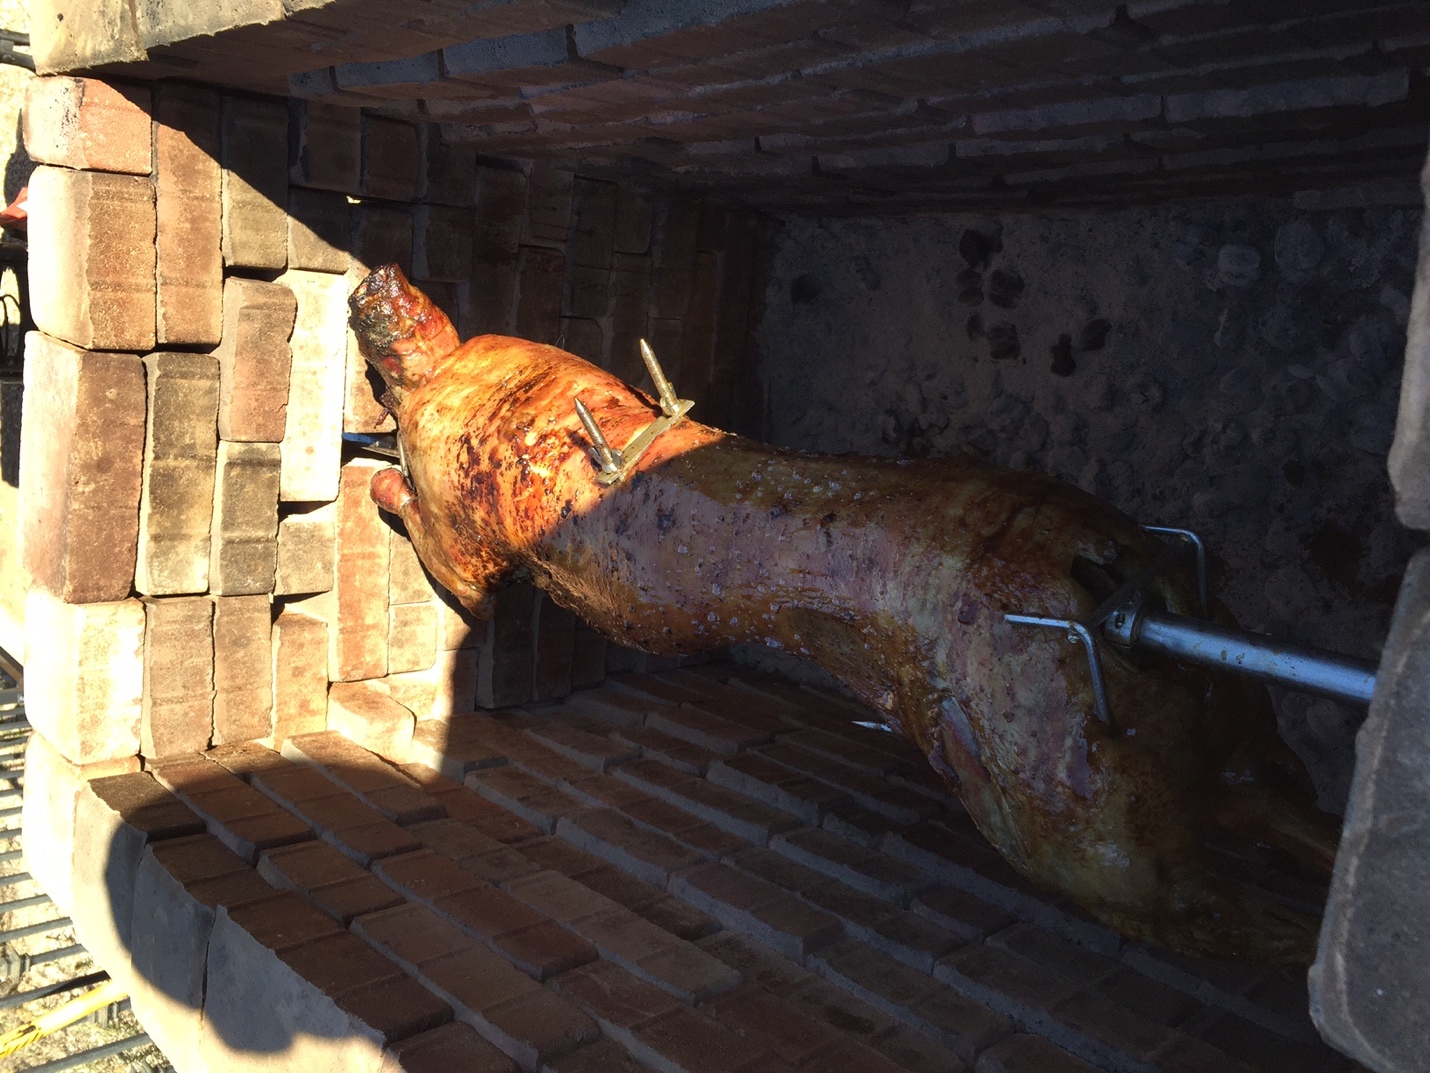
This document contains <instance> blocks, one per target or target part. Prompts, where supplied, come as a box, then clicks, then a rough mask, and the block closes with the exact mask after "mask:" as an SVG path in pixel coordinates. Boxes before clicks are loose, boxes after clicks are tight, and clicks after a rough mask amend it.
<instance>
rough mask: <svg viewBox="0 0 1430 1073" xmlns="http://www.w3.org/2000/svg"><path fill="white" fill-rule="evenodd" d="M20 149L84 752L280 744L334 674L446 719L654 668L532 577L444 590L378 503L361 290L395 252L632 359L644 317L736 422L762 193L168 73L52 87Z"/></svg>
mask: <svg viewBox="0 0 1430 1073" xmlns="http://www.w3.org/2000/svg"><path fill="white" fill-rule="evenodd" d="M25 142H26V147H27V150H28V151H29V153H30V155H31V156H32V157H33V158H34V159H35V160H36V161H37V162H38V165H39V166H38V168H37V169H36V172H35V174H34V176H33V178H32V180H31V201H30V262H31V263H30V268H31V288H32V295H33V298H32V301H33V311H34V320H35V324H36V326H37V327H38V329H39V330H38V331H36V332H34V333H31V335H30V336H29V338H28V340H27V353H26V363H25V370H26V371H25V377H26V381H25V393H24V419H23V422H22V439H23V444H22V452H21V453H22V459H23V461H22V470H23V472H22V474H21V494H22V498H23V500H24V507H23V517H24V518H25V522H24V533H23V544H24V561H25V565H26V568H27V569H28V571H29V572H30V575H31V576H32V578H33V589H32V590H31V592H30V595H29V598H28V612H29V614H28V618H29V629H28V638H29V649H30V651H29V654H28V670H29V674H28V676H27V677H28V679H29V681H28V684H29V686H30V697H31V707H30V711H31V718H32V720H33V721H34V723H35V725H36V726H37V728H39V729H40V731H41V732H42V733H43V734H44V735H45V736H46V738H48V739H49V741H50V742H51V743H52V744H54V745H56V746H57V747H58V748H59V749H60V751H61V752H62V753H63V754H64V755H65V756H66V758H67V759H68V760H69V761H71V762H73V763H78V764H90V763H100V762H108V761H113V760H117V759H120V758H122V757H125V756H134V755H136V754H141V755H143V756H144V757H145V758H146V759H149V760H153V759H155V758H159V757H164V756H168V755H173V754H179V753H189V752H193V751H196V750H203V749H205V748H207V747H209V746H210V745H211V744H213V745H218V744H226V743H232V742H239V741H246V740H253V739H263V740H268V741H272V742H273V743H275V744H281V743H282V741H283V740H284V739H286V738H287V737H290V736H293V735H297V734H303V733H310V732H314V731H319V730H322V729H323V728H324V727H325V726H326V725H327V720H328V717H329V711H330V709H333V708H334V706H335V705H336V703H337V702H336V701H330V700H329V697H328V686H329V683H330V682H334V683H337V682H341V683H360V682H366V683H372V685H371V686H369V687H367V692H368V693H371V694H375V695H380V696H382V697H387V698H390V700H391V702H392V703H395V704H398V705H401V706H403V707H404V708H405V709H406V710H407V711H408V712H409V713H412V714H411V715H410V716H409V718H418V719H425V718H429V717H433V716H445V715H447V714H450V713H451V712H453V711H466V710H469V709H471V708H472V707H473V706H477V705H480V706H486V707H498V706H505V705H511V704H519V703H524V702H527V701H531V700H533V699H536V700H550V699H555V698H559V697H561V696H564V695H565V694H566V693H568V692H569V691H570V690H571V689H572V688H573V687H578V686H582V685H590V684H593V683H595V682H598V681H600V680H601V678H603V677H604V675H605V673H606V668H607V665H608V664H610V665H611V666H614V667H617V668H625V669H629V668H631V667H635V666H640V667H642V668H645V667H647V666H653V664H652V663H648V662H647V661H646V660H645V657H643V656H640V655H639V654H636V653H630V652H624V651H618V650H615V649H613V648H612V649H609V650H608V646H607V645H606V643H605V641H604V639H603V638H601V637H600V636H599V635H597V634H596V633H595V632H594V631H592V630H591V629H589V628H587V627H586V626H585V625H584V624H582V623H580V622H579V621H577V619H576V618H575V617H574V616H573V615H571V614H570V613H569V612H567V611H565V610H564V609H562V608H559V607H557V606H555V605H554V604H552V603H551V602H550V601H549V600H546V599H545V598H544V597H542V596H541V594H539V593H537V592H536V591H535V590H533V589H530V588H521V587H515V588H512V589H510V590H508V591H507V592H505V593H503V594H502V597H501V599H500V600H499V609H498V611H497V614H496V617H495V618H494V619H493V620H492V621H491V622H490V623H478V622H475V621H473V620H471V619H470V618H469V617H467V616H466V615H465V614H464V613H463V612H461V611H460V610H459V609H458V608H456V606H455V605H454V604H453V603H452V602H450V600H449V599H448V598H447V597H446V594H445V593H441V592H438V591H437V590H436V589H434V587H433V586H432V584H431V583H430V581H429V579H428V578H427V575H426V574H425V572H424V571H423V570H422V568H421V566H420V564H419V563H418V562H417V561H416V557H415V555H414V554H413V552H412V549H411V546H410V545H409V544H408V542H407V540H406V539H405V536H404V534H403V533H402V532H401V531H400V529H395V528H394V523H393V521H392V520H390V519H385V518H383V517H382V516H380V515H379V513H378V511H377V510H376V508H375V507H374V506H373V504H372V503H371V501H370V499H369V498H368V493H367V488H368V482H369V480H370V478H371V476H372V474H373V472H374V471H375V470H377V469H378V468H380V467H381V466H383V465H385V464H387V463H386V462H381V461H378V460H376V459H375V458H372V457H367V456H364V455H363V454H362V453H361V450H360V448H359V446H358V445H357V444H355V443H353V442H345V440H344V436H345V434H375V433H376V434H380V433H384V432H388V431H390V430H391V429H392V427H393V426H392V420H391V418H390V417H389V416H387V415H386V414H385V413H384V412H383V410H382V408H381V406H380V404H379V403H378V402H377V399H376V395H375V392H374V386H373V381H372V379H371V378H370V377H369V376H368V375H367V370H366V367H365V365H364V363H363V362H362V360H361V357H360V355H359V354H358V353H357V348H356V345H355V342H354V339H353V337H352V335H351V333H350V332H349V331H348V330H347V327H346V318H347V307H346V296H347V294H348V293H349V292H350V291H351V289H352V288H353V286H354V285H355V284H356V282H357V281H358V280H359V279H360V278H361V277H362V275H363V274H364V273H366V272H367V271H368V270H369V269H370V268H371V267H373V266H375V265H377V264H380V263H383V262H386V261H390V260H396V261H398V262H400V263H401V264H402V265H403V267H404V268H405V269H406V270H407V271H408V272H409V274H411V275H412V277H413V278H414V279H415V280H416V282H417V283H418V284H419V285H420V286H422V287H424V288H425V289H427V290H428V291H429V293H431V294H432V296H433V297H434V299H435V300H436V301H437V302H438V304H439V305H441V306H442V307H443V308H444V309H445V310H446V312H447V313H448V315H449V316H451V317H452V319H453V320H454V321H455V322H456V323H457V324H458V325H459V327H460V330H461V334H462V335H463V336H464V337H465V336H471V335H474V334H479V333H484V332H499V333H506V332H511V333H518V334H521V335H523V336H525V337H528V338H532V339H538V340H541V341H545V342H551V343H558V344H561V345H564V346H566V347H567V348H568V349H571V350H573V351H574V352H576V353H578V354H581V355H582V356H584V357H586V358H588V359H590V360H591V361H593V362H596V363H597V364H600V365H601V366H603V367H606V368H611V369H615V370H616V371H618V372H620V373H621V374H622V375H624V376H627V377H628V378H632V379H634V378H635V377H636V375H637V372H638V371H641V370H642V366H641V365H640V363H639V360H638V352H637V341H638V340H639V339H640V338H642V337H648V338H650V339H651V340H652V341H653V343H654V345H655V346H656V347H657V349H658V351H659V353H660V354H661V357H662V360H663V362H664V364H665V367H666V368H667V370H668V371H669V372H670V373H671V375H672V377H673V378H674V380H675V383H676V384H677V385H678V386H679V388H680V390H681V391H682V392H683V393H684V395H685V396H686V397H689V398H693V399H695V400H696V404H697V413H698V414H699V415H700V416H701V417H702V418H703V419H705V420H706V421H709V422H711V423H714V424H717V425H728V424H730V423H731V421H732V418H733V416H734V415H735V414H736V413H737V412H738V411H740V410H741V409H742V407H743V406H744V397H745V395H744V393H746V392H747V391H748V378H747V376H746V371H747V363H745V361H744V355H745V339H746V335H747V325H748V321H749V305H750V294H751V289H750V277H751V275H752V265H753V262H754V244H755V238H756V222H755V220H754V218H753V217H752V216H751V215H750V214H749V213H748V212H742V211H739V210H738V209H736V208H735V207H733V206H731V205H729V204H727V203H725V202H724V201H721V200H719V199H716V198H713V197H706V198H701V197H698V196H690V195H686V194H677V193H670V192H666V191H662V190H657V189H652V188H648V187H645V186H643V185H641V184H638V183H632V182H616V181H611V180H606V179H596V178H591V177H588V176H585V175H582V174H579V173H575V172H573V171H571V170H565V169H563V168H561V167H559V166H556V165H554V164H549V163H543V164H538V165H532V166H529V167H528V168H526V169H522V168H518V167H517V166H515V165H500V164H492V163H488V162H479V161H478V159H477V156H476V153H475V150H474V149H473V148H472V147H470V146H452V145H447V144H445V143H443V142H442V140H441V138H440V135H439V133H438V131H437V129H436V128H435V127H430V126H428V127H419V126H416V125H412V124H409V123H406V122H403V121H401V120H398V119H393V118H389V117H383V116H376V115H369V114H366V113H363V112H359V111H356V110H353V109H351V108H337V107H331V106H328V105H323V104H318V103H313V102H301V101H296V102H290V101H285V100H279V99H273V98H263V97H254V96H237V95H233V96H227V95H223V94H221V93H219V92H216V91H213V90H209V89H203V88H198V87H193V86H178V85H174V84H171V83H159V84H157V85H148V84H139V83H132V84H131V83H120V82H114V83H108V82H105V81H101V80H97V79H87V78H71V77H53V78H43V79H37V80H35V81H34V82H33V83H32V85H31V89H30V94H29V98H28V101H27V108H26V112H25ZM745 409H747V410H748V411H749V412H751V413H754V412H757V408H756V407H745ZM335 695H336V694H335Z"/></svg>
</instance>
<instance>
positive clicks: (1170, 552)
mask: <svg viewBox="0 0 1430 1073" xmlns="http://www.w3.org/2000/svg"><path fill="white" fill-rule="evenodd" d="M1140 528H1141V529H1142V531H1143V532H1145V533H1156V534H1158V535H1159V536H1175V537H1178V538H1180V540H1181V543H1179V544H1175V545H1172V546H1170V547H1168V548H1166V549H1165V550H1164V551H1163V552H1162V553H1161V554H1160V555H1158V556H1157V558H1155V559H1153V560H1152V562H1150V563H1148V564H1147V565H1146V566H1145V567H1143V568H1142V569H1141V570H1139V571H1137V573H1135V574H1133V575H1132V576H1131V577H1130V578H1128V579H1127V580H1126V581H1124V582H1123V583H1122V584H1121V585H1119V586H1118V587H1117V588H1116V590H1114V591H1113V593H1112V595H1111V596H1109V597H1108V598H1107V599H1106V600H1104V601H1102V603H1100V604H1098V606H1097V608H1096V610H1094V611H1093V612H1092V614H1091V615H1088V616H1087V617H1086V618H1084V619H1083V620H1082V621H1081V622H1078V621H1076V620H1074V619H1068V618H1047V617H1045V616H1042V615H1009V614H1005V615H1004V616H1003V621H1004V622H1008V623H1012V624H1013V625H1015V626H1044V627H1047V628H1049V629H1058V630H1066V631H1067V635H1068V640H1069V641H1070V642H1072V643H1073V644H1081V645H1082V646H1083V649H1084V650H1085V651H1086V652H1087V664H1088V669H1089V670H1090V671H1091V672H1092V695H1093V708H1094V711H1095V712H1096V713H1097V717H1098V719H1100V720H1102V722H1104V723H1106V724H1107V725H1108V726H1111V725H1112V707H1111V705H1110V703H1109V702H1108V699H1107V680H1106V679H1105V678H1104V677H1103V673H1102V657H1101V655H1099V654H1098V651H1097V643H1096V641H1095V640H1094V638H1093V631H1095V630H1098V629H1101V630H1103V631H1104V633H1105V634H1106V635H1107V637H1108V639H1109V640H1111V641H1115V642H1117V643H1119V644H1123V645H1126V646H1128V647H1130V646H1131V644H1132V640H1133V638H1132V636H1131V631H1132V628H1133V626H1134V624H1135V623H1136V621H1137V617H1138V613H1139V611H1140V610H1141V607H1142V604H1143V601H1144V600H1145V599H1146V596H1147V587H1148V586H1149V585H1150V584H1151V583H1152V582H1153V581H1154V580H1155V579H1156V578H1158V577H1160V576H1161V575H1162V574H1164V573H1166V571H1167V569H1168V568H1169V567H1171V566H1172V565H1173V564H1174V563H1175V562H1176V561H1177V560H1178V559H1180V558H1181V557H1182V555H1184V554H1185V553H1186V549H1187V546H1188V545H1190V546H1191V547H1192V548H1194V549H1195V552H1196V559H1197V598H1198V600H1199V602H1200V603H1201V610H1202V614H1206V611H1207V607H1208V606H1209V603H1210V601H1209V597H1208V593H1207V553H1206V545H1205V544H1203V543H1202V538H1201V537H1199V536H1197V534H1196V533H1194V532H1192V531H1191V530H1190V529H1171V528H1168V527H1166V526H1160V525H1144V526H1141V527H1140Z"/></svg>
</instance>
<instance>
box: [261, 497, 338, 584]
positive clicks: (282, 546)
mask: <svg viewBox="0 0 1430 1073" xmlns="http://www.w3.org/2000/svg"><path fill="white" fill-rule="evenodd" d="M337 516H338V513H337V507H336V506H335V505H334V504H332V503H325V504H323V505H322V506H321V507H315V508H313V509H312V510H308V511H304V512H302V513H295V514H289V515H287V516H285V517H283V518H280V519H279V520H278V576H277V580H276V583H275V585H274V588H273V591H274V592H275V593H276V594H278V595H279V596H297V595H306V594H309V593H318V592H327V591H329V590H330V589H331V588H332V587H333V559H334V556H335V555H336V553H337V546H336V545H337V530H336V525H337Z"/></svg>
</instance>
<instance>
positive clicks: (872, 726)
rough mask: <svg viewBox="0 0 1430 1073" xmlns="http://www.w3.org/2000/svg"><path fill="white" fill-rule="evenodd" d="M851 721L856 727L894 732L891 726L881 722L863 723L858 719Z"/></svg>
mask: <svg viewBox="0 0 1430 1073" xmlns="http://www.w3.org/2000/svg"><path fill="white" fill-rule="evenodd" d="M853 722H854V725H855V726H856V727H863V728H864V729H865V730H882V731H884V733H886V734H892V733H893V732H894V728H893V727H891V726H886V725H885V724H883V723H865V722H863V721H861V720H858V719H855V720H853Z"/></svg>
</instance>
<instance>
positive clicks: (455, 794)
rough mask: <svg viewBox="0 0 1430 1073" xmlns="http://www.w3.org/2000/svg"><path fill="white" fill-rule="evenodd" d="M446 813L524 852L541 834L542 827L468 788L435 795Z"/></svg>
mask: <svg viewBox="0 0 1430 1073" xmlns="http://www.w3.org/2000/svg"><path fill="white" fill-rule="evenodd" d="M433 796H435V797H436V798H437V799H438V800H439V801H440V802H441V803H442V807H443V808H445V809H446V810H447V815H449V816H452V817H453V818H455V819H460V820H463V821H465V822H467V823H470V824H473V825H474V826H475V827H476V828H477V829H478V830H479V831H482V832H484V833H486V834H489V835H491V836H492V837H493V838H495V839H496V840H497V841H499V842H506V843H508V844H518V845H520V846H521V848H522V850H523V851H525V849H526V846H527V843H528V841H529V840H532V839H534V838H535V837H536V836H539V835H540V834H541V830H540V828H538V827H536V826H535V825H534V824H532V823H530V822H528V821H527V820H524V819H522V818H521V817H520V816H515V815H513V814H512V813H510V812H507V811H506V810H505V809H502V808H500V807H498V806H497V805H494V804H492V803H491V802H490V801H486V800H484V799H483V798H481V797H479V796H478V795H477V794H475V793H473V792H472V791H471V790H469V789H467V788H466V787H461V788H459V789H456V790H448V791H444V792H441V793H434V795H433Z"/></svg>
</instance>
